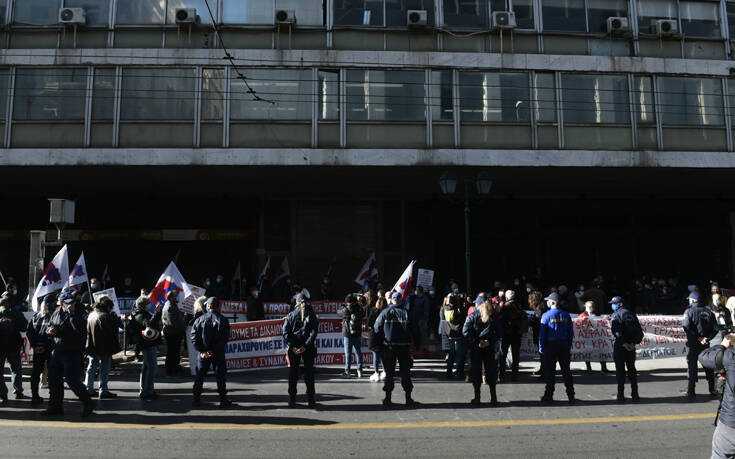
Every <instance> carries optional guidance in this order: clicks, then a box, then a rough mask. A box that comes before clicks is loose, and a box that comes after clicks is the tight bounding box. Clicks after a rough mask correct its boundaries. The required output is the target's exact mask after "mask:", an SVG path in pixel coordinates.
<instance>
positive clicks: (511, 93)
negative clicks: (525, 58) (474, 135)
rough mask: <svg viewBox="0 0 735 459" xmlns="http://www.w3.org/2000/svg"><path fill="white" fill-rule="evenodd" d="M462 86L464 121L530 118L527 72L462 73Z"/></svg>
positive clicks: (522, 120) (500, 120)
mask: <svg viewBox="0 0 735 459" xmlns="http://www.w3.org/2000/svg"><path fill="white" fill-rule="evenodd" d="M459 85H460V88H459V97H460V101H459V104H460V113H461V120H462V121H463V122H465V121H470V122H503V121H505V122H519V121H520V122H524V121H528V120H529V113H530V102H529V91H528V74H527V73H497V72H460V74H459Z"/></svg>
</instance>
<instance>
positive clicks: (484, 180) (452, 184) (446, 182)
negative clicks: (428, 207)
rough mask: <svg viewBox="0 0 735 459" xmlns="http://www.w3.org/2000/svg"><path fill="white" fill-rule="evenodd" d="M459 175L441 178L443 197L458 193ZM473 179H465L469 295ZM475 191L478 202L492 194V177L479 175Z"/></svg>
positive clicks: (465, 230) (470, 286) (481, 173)
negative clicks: (471, 186) (471, 190)
mask: <svg viewBox="0 0 735 459" xmlns="http://www.w3.org/2000/svg"><path fill="white" fill-rule="evenodd" d="M457 181H458V179H457V174H455V173H454V172H453V171H446V172H444V173H443V174H442V175H441V177H439V188H440V189H441V192H442V195H444V196H446V197H449V198H451V197H452V196H453V195H454V194H455V192H456V191H457ZM471 182H472V180H471V179H464V244H465V253H464V257H465V274H466V276H467V277H466V279H467V293H469V294H470V295H471V294H472V283H471V280H470V279H471V277H470V276H471V268H470V185H471ZM474 185H475V190H476V191H477V197H478V200H482V199H484V198H486V197H487V196H488V195H489V194H490V190H491V189H492V186H493V181H492V180H491V179H490V175H489V174H488V173H487V172H485V171H483V172H480V173H479V174H477V178H476V179H475V183H474Z"/></svg>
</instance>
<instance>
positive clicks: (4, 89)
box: [0, 69, 10, 120]
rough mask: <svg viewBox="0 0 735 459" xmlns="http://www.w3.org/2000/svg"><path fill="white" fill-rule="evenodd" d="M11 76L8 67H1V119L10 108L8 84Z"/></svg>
mask: <svg viewBox="0 0 735 459" xmlns="http://www.w3.org/2000/svg"><path fill="white" fill-rule="evenodd" d="M9 84H10V78H9V77H8V69H0V120H4V119H5V112H6V111H7V109H8V85H9Z"/></svg>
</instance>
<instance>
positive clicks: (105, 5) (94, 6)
mask: <svg viewBox="0 0 735 459" xmlns="http://www.w3.org/2000/svg"><path fill="white" fill-rule="evenodd" d="M64 6H65V7H69V8H84V14H85V16H86V17H87V25H100V26H103V25H107V24H108V23H109V22H110V0H65V1H64Z"/></svg>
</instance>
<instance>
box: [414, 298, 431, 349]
mask: <svg viewBox="0 0 735 459" xmlns="http://www.w3.org/2000/svg"><path fill="white" fill-rule="evenodd" d="M413 298H414V301H413V306H412V310H413V311H414V312H413V317H414V320H415V321H416V323H417V324H418V329H419V333H421V342H422V343H423V347H422V349H421V352H420V353H421V355H423V356H424V358H426V357H428V355H427V351H426V345H427V344H428V343H429V335H428V332H429V328H428V320H429V314H430V313H431V300H430V298H429V297H428V296H427V295H426V294H425V293H424V288H423V287H422V286H420V285H419V286H418V287H416V293H415V295H414V297H413ZM417 351H418V348H417Z"/></svg>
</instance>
